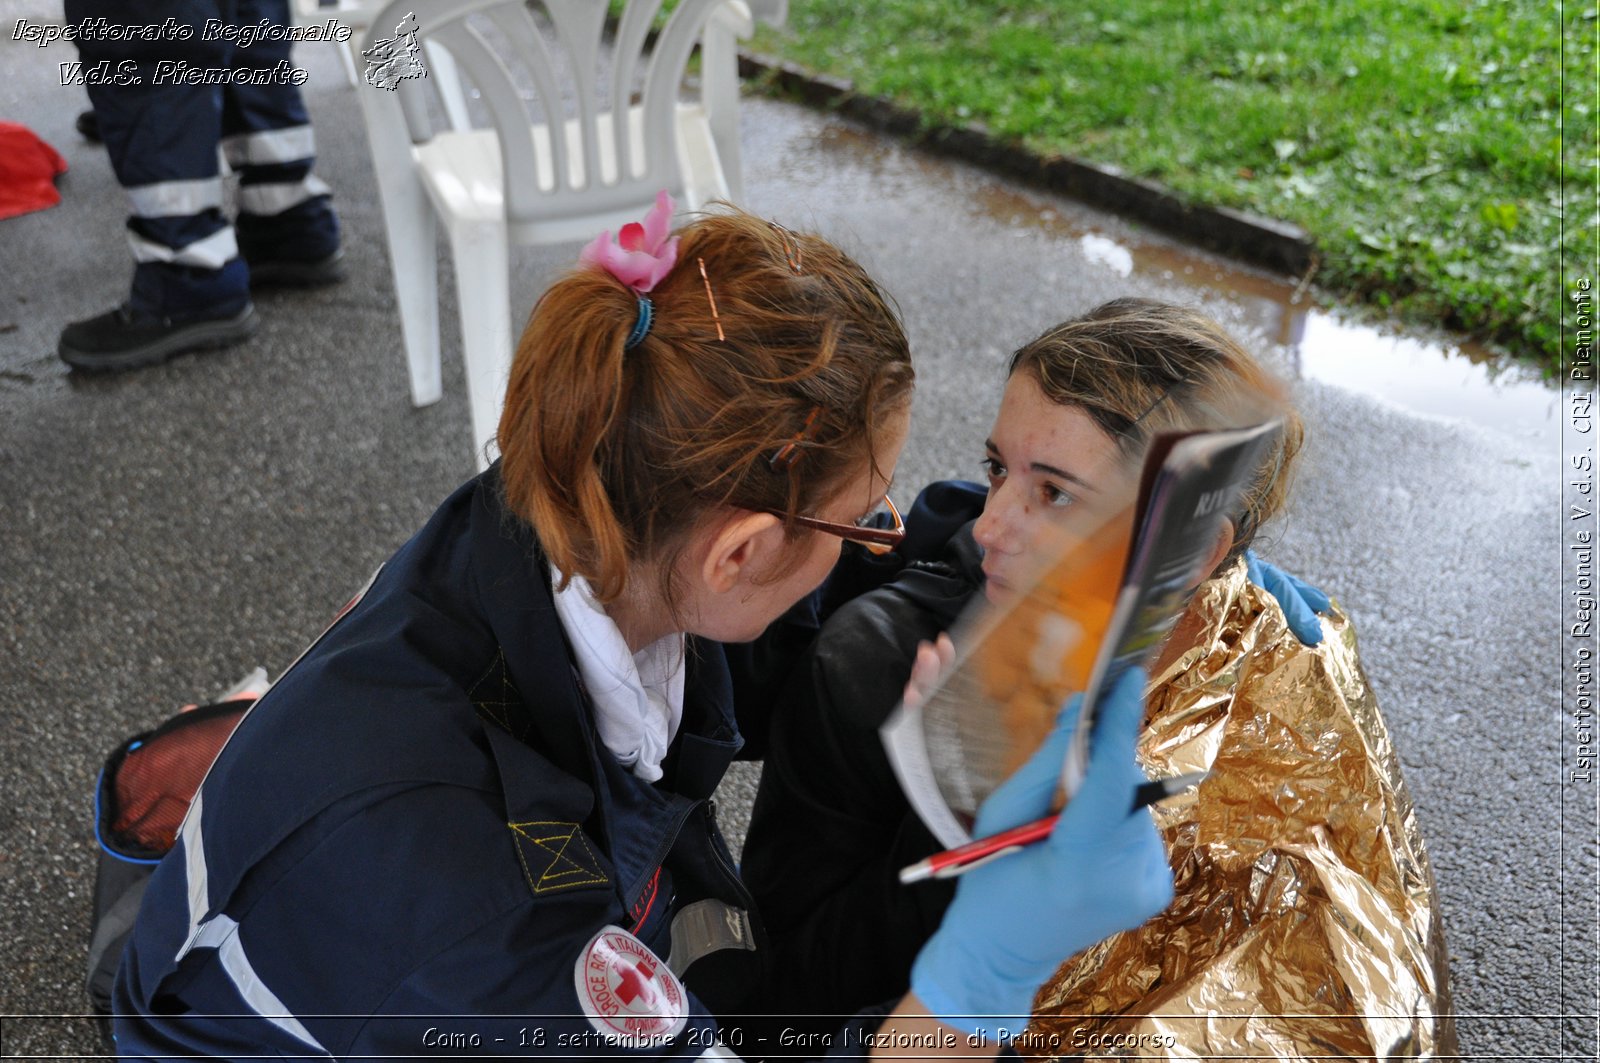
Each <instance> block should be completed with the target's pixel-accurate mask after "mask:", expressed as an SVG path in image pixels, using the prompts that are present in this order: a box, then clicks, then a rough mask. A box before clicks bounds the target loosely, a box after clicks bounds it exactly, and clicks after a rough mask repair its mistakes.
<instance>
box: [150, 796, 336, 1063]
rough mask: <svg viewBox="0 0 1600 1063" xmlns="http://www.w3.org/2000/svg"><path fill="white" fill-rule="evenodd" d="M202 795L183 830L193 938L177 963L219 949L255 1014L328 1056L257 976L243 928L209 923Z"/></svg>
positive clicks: (219, 920) (225, 921)
mask: <svg viewBox="0 0 1600 1063" xmlns="http://www.w3.org/2000/svg"><path fill="white" fill-rule="evenodd" d="M204 793H205V791H204V790H203V789H202V790H201V791H200V792H198V793H196V794H195V795H194V801H193V802H191V803H190V805H189V814H188V815H187V816H185V817H184V820H183V828H182V830H181V831H180V837H181V838H182V839H183V849H184V852H183V868H184V874H185V876H186V877H187V879H188V886H189V937H188V939H187V940H186V941H184V943H183V947H182V948H181V949H179V950H178V954H177V955H176V956H175V957H173V961H174V962H177V961H179V960H182V959H183V958H184V957H185V956H186V955H188V954H189V952H190V951H192V950H194V949H216V950H217V959H218V960H219V961H220V962H221V964H222V969H223V971H225V972H226V973H227V975H228V979H229V980H230V981H231V982H233V985H234V988H235V989H237V990H238V991H239V996H240V997H242V998H243V999H244V1002H245V1004H246V1005H247V1006H248V1007H249V1008H250V1010H251V1011H254V1012H255V1013H256V1014H257V1015H259V1016H261V1017H262V1018H263V1019H266V1020H267V1021H268V1022H270V1023H272V1025H274V1026H276V1027H278V1028H279V1029H280V1030H283V1031H284V1032H285V1033H287V1034H289V1035H290V1036H291V1037H294V1038H295V1039H297V1040H299V1041H303V1042H304V1043H306V1044H308V1045H310V1046H311V1047H313V1048H315V1049H316V1050H317V1051H318V1052H321V1053H322V1054H324V1055H327V1054H328V1050H327V1049H326V1048H323V1047H322V1043H321V1042H319V1041H318V1040H317V1039H316V1038H315V1037H313V1036H311V1031H310V1030H307V1029H306V1028H305V1026H304V1024H302V1023H301V1022H300V1020H299V1019H297V1018H295V1017H294V1015H293V1014H291V1013H290V1011H289V1009H288V1008H286V1007H284V1004H283V1001H281V1000H279V999H278V995H277V994H276V993H274V992H273V991H272V990H271V989H268V988H267V985H266V983H265V982H263V981H262V980H261V978H260V976H259V975H257V974H256V971H255V968H254V967H252V966H251V965H250V958H249V957H248V956H246V955H245V952H244V942H242V941H240V940H239V924H238V923H237V922H235V921H234V920H232V919H230V918H229V917H228V916H226V915H222V914H220V913H219V914H218V915H216V916H214V917H213V918H211V919H209V920H208V919H206V912H207V911H208V910H209V909H210V906H211V901H210V897H209V890H208V886H207V881H208V880H207V873H206V845H205V837H204V834H203V833H202V831H201V829H200V819H201V813H202V811H203V809H202V807H201V802H202V800H203V799H204Z"/></svg>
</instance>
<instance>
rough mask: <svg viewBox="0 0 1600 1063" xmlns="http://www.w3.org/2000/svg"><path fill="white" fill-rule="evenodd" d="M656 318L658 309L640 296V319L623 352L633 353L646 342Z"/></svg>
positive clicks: (624, 344)
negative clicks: (651, 324) (651, 323)
mask: <svg viewBox="0 0 1600 1063" xmlns="http://www.w3.org/2000/svg"><path fill="white" fill-rule="evenodd" d="M655 316H656V308H655V307H654V306H652V305H651V304H650V300H649V299H646V298H645V297H644V296H642V295H641V296H639V317H638V319H637V320H636V321H634V323H633V331H632V332H630V333H628V338H627V340H626V341H625V342H624V343H623V344H622V349H623V350H625V351H631V350H633V349H634V348H635V347H637V346H639V344H641V343H643V342H644V338H645V337H646V336H648V335H650V322H651V321H653V320H654V319H655Z"/></svg>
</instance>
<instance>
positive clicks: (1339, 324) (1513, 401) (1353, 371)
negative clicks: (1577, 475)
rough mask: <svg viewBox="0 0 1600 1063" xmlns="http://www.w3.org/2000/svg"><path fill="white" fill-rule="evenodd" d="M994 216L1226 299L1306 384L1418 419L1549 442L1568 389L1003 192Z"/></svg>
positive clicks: (1504, 360) (1487, 355)
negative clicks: (1347, 316)
mask: <svg viewBox="0 0 1600 1063" xmlns="http://www.w3.org/2000/svg"><path fill="white" fill-rule="evenodd" d="M986 200H987V203H986V207H987V208H988V209H989V211H990V213H991V214H994V215H995V216H996V217H998V218H1000V219H1001V220H1002V221H1006V222H1008V223H1010V224H1014V225H1031V226H1032V227H1035V228H1045V229H1048V230H1049V231H1052V232H1056V233H1059V234H1060V235H1061V236H1062V237H1064V238H1067V239H1075V240H1076V241H1077V243H1078V249H1079V251H1080V252H1081V253H1082V254H1083V256H1084V258H1085V259H1087V260H1088V261H1089V262H1090V263H1091V264H1094V265H1097V266H1100V267H1102V268H1105V269H1108V270H1111V271H1112V272H1114V273H1116V274H1117V275H1118V276H1122V277H1131V276H1133V275H1135V274H1141V275H1143V276H1146V277H1157V278H1160V279H1162V280H1165V281H1176V282H1177V283H1180V284H1184V285H1187V286H1189V287H1192V288H1197V289H1204V290H1207V291H1209V292H1212V293H1215V294H1218V295H1221V296H1223V297H1224V298H1226V299H1228V300H1229V301H1231V302H1233V303H1234V304H1235V305H1237V306H1239V307H1240V308H1241V309H1242V310H1243V311H1244V313H1245V314H1246V316H1247V318H1248V319H1249V320H1251V321H1252V322H1253V323H1254V324H1255V325H1256V326H1257V327H1258V328H1260V329H1261V331H1262V332H1263V334H1264V335H1266V337H1267V338H1268V339H1269V340H1271V341H1272V342H1274V343H1277V344H1279V345H1280V346H1281V347H1282V348H1283V349H1284V352H1285V355H1286V360H1287V363H1288V367H1289V369H1290V371H1291V372H1292V373H1294V374H1295V375H1296V376H1298V377H1300V378H1303V379H1309V380H1315V381H1318V382H1320V383H1325V384H1331V385H1333V386H1335V387H1339V388H1343V389H1345V390H1347V391H1354V392H1357V393H1359V394H1363V395H1368V396H1371V397H1373V398H1376V399H1378V400H1380V401H1382V402H1385V403H1388V404H1390V405H1393V406H1398V407H1400V408H1402V409H1405V410H1408V411H1410V412H1413V413H1418V414H1422V415H1425V416H1431V417H1445V418H1451V419H1456V420H1465V421H1470V422H1472V423H1474V424H1479V425H1485V426H1488V427H1492V428H1496V429H1499V430H1501V431H1504V432H1507V433H1510V434H1512V435H1516V436H1530V435H1538V434H1540V433H1542V432H1545V431H1546V430H1547V429H1548V428H1549V426H1550V425H1551V424H1552V423H1553V422H1554V421H1555V420H1556V418H1557V417H1558V416H1559V410H1560V399H1561V393H1560V389H1559V388H1558V387H1557V386H1556V385H1555V384H1553V383H1550V382H1547V381H1545V380H1543V379H1542V378H1541V377H1540V376H1539V374H1538V373H1537V371H1535V370H1533V369H1530V368H1528V367H1526V366H1524V365H1521V364H1520V363H1517V362H1515V361H1513V360H1512V359H1510V358H1508V357H1506V356H1504V355H1500V354H1496V353H1495V352H1493V351H1490V350H1488V349H1486V348H1484V347H1482V346H1480V345H1478V344H1475V343H1472V342H1459V343H1458V342H1450V341H1440V340H1431V339H1423V338H1419V337H1417V336H1411V335H1405V334H1401V333H1398V332H1395V331H1393V330H1391V329H1387V328H1383V327H1379V326H1375V325H1369V324H1362V323H1359V322H1353V321H1346V320H1343V319H1342V318H1341V317H1340V316H1338V315H1336V314H1332V313H1328V312H1326V311H1323V310H1318V309H1315V308H1314V307H1312V306H1310V305H1309V303H1310V300H1309V298H1307V297H1306V296H1305V295H1304V293H1301V292H1299V291H1298V290H1297V288H1296V285H1295V284H1293V283H1291V282H1289V281H1285V280H1281V279H1277V278H1274V277H1271V276H1268V275H1265V274H1260V273H1254V272H1251V271H1249V270H1244V269H1239V268H1236V267H1231V266H1228V265H1226V264H1224V263H1222V261H1221V260H1219V259H1217V258H1214V257H1209V256H1206V255H1203V254H1201V253H1196V252H1189V251H1186V250H1184V249H1183V248H1181V247H1175V246H1172V245H1170V244H1164V243H1154V242H1152V243H1148V244H1145V243H1140V242H1136V241H1125V240H1115V239H1112V238H1111V237H1109V236H1106V235H1104V234H1102V233H1098V232H1094V231H1085V230H1084V229H1083V228H1082V227H1079V226H1075V225H1074V224H1073V223H1072V222H1071V221H1070V220H1069V219H1066V218H1064V217H1062V216H1061V214H1060V213H1059V212H1057V211H1055V210H1053V209H1051V208H1048V207H1040V206H1039V205H1038V204H1037V203H1035V202H1033V201H1031V200H1029V199H1027V198H1025V197H1023V196H1020V195H1018V194H1017V193H1015V192H1012V191H1011V190H1009V189H1004V188H1000V187H993V188H992V190H991V192H990V194H989V195H988V196H987V197H986Z"/></svg>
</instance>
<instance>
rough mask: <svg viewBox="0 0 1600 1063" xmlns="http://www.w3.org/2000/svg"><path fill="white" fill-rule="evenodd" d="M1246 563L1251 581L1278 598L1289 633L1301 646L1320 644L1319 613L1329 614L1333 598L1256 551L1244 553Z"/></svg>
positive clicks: (1320, 626) (1320, 625)
mask: <svg viewBox="0 0 1600 1063" xmlns="http://www.w3.org/2000/svg"><path fill="white" fill-rule="evenodd" d="M1244 563H1245V574H1246V575H1247V576H1249V577H1250V582H1251V583H1254V584H1255V585H1256V586H1257V587H1260V588H1261V589H1262V590H1264V591H1266V592H1267V593H1268V594H1270V595H1272V596H1273V597H1274V598H1276V599H1278V605H1279V606H1280V607H1282V609H1283V615H1284V619H1286V620H1288V621H1289V630H1290V631H1293V632H1294V637H1295V638H1297V639H1299V640H1300V644H1301V645H1303V646H1315V645H1316V644H1317V643H1319V642H1321V641H1322V621H1320V620H1318V619H1317V614H1318V613H1322V612H1326V611H1327V609H1328V606H1329V604H1331V599H1330V598H1329V597H1328V596H1327V595H1326V594H1323V593H1322V592H1321V591H1319V590H1317V588H1315V587H1313V586H1312V585H1311V584H1309V583H1307V582H1306V581H1305V580H1303V579H1301V578H1300V577H1298V576H1291V575H1290V574H1289V573H1287V572H1285V571H1284V570H1283V569H1281V568H1279V567H1278V566H1277V565H1273V564H1269V563H1267V562H1266V561H1263V560H1261V559H1260V558H1259V557H1257V556H1256V552H1255V551H1254V550H1246V551H1245V552H1244Z"/></svg>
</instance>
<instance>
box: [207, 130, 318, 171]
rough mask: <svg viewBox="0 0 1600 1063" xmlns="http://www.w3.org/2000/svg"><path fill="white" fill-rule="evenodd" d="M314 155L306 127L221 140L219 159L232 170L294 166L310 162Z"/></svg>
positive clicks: (240, 134) (315, 149)
mask: <svg viewBox="0 0 1600 1063" xmlns="http://www.w3.org/2000/svg"><path fill="white" fill-rule="evenodd" d="M316 153H317V142H316V137H315V136H314V135H313V134H312V132H311V127H310V126H309V125H296V126H289V127H288V128H287V129H268V130H265V131H263V132H260V133H235V134H234V135H233V136H231V137H223V138H222V155H223V157H224V158H226V159H227V160H228V165H229V166H233V167H239V166H266V165H270V164H272V163H275V162H297V161H299V160H300V159H309V158H311V157H312V156H313V155H315V154H316Z"/></svg>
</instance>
